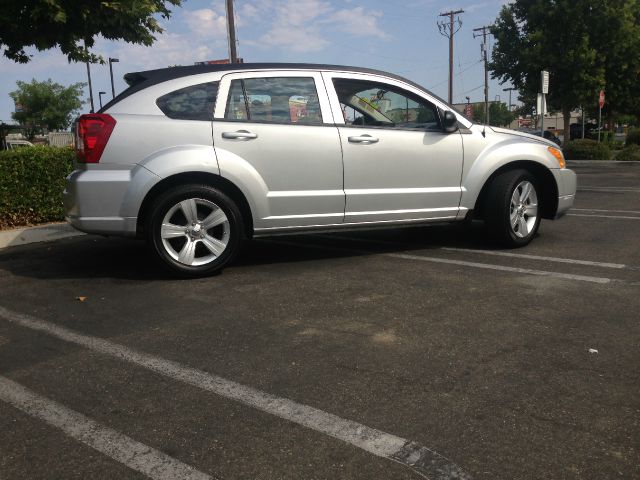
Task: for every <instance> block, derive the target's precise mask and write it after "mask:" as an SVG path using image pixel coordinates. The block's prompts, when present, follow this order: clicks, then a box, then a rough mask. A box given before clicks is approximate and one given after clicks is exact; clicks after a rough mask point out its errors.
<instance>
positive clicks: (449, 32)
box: [438, 10, 464, 103]
mask: <svg viewBox="0 0 640 480" xmlns="http://www.w3.org/2000/svg"><path fill="white" fill-rule="evenodd" d="M460 13H464V10H450V11H448V12H445V13H441V14H440V15H438V16H439V17H449V21H448V22H447V21H445V20H442V21H440V22H438V31H439V32H440V35H443V36H445V37H447V38H448V39H449V103H453V36H454V35H455V34H456V33H458V31H459V30H460V28H462V20H460V17H458V18H456V15H459V14H460ZM456 22H457V24H458V26H457V28H456V25H455V24H456Z"/></svg>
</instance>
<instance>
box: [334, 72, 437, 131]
mask: <svg viewBox="0 0 640 480" xmlns="http://www.w3.org/2000/svg"><path fill="white" fill-rule="evenodd" d="M333 85H334V87H335V89H336V93H337V94H338V99H339V100H340V107H341V108H342V113H343V116H344V121H345V123H346V124H347V125H349V126H354V127H357V126H366V127H386V128H398V129H420V130H441V128H440V117H439V115H438V110H437V108H436V107H435V105H432V104H431V103H429V102H428V101H426V100H424V99H422V98H420V97H418V96H417V95H414V94H412V93H410V92H407V91H405V90H402V89H400V88H398V87H394V86H392V85H387V84H383V83H377V82H370V81H366V80H352V79H344V78H339V79H338V78H337V79H334V80H333Z"/></svg>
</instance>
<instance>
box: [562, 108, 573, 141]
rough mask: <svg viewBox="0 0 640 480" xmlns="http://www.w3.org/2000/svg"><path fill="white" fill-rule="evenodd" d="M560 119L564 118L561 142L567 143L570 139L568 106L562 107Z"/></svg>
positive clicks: (569, 112)
mask: <svg viewBox="0 0 640 480" xmlns="http://www.w3.org/2000/svg"><path fill="white" fill-rule="evenodd" d="M562 119H563V120H564V139H563V141H562V143H563V144H564V145H566V144H567V142H568V141H569V140H571V127H570V126H569V125H571V109H570V108H569V107H562Z"/></svg>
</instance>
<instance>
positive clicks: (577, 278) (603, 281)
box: [260, 237, 622, 284]
mask: <svg viewBox="0 0 640 480" xmlns="http://www.w3.org/2000/svg"><path fill="white" fill-rule="evenodd" d="M326 238H338V237H326ZM343 238H344V237H343ZM350 240H353V241H356V242H364V243H373V244H376V243H377V244H385V243H386V244H391V243H392V242H377V241H373V240H361V239H350ZM260 241H262V242H264V243H273V244H280V245H290V246H295V247H300V248H315V249H325V250H335V251H342V252H350V253H356V254H359V255H362V254H368V255H379V256H383V257H391V258H402V259H404V260H417V261H420V262H431V263H442V264H447V265H458V266H462V267H472V268H480V269H484V270H497V271H500V272H510V273H521V274H525V275H536V276H541V277H552V278H561V279H563V280H575V281H578V282H590V283H599V284H607V283H611V282H622V280H615V279H611V278H607V277H593V276H590V275H575V274H573V273H562V272H551V271H546V270H534V269H531V268H519V267H508V266H506V265H494V264H492V263H479V262H468V261H465V260H455V259H452V258H441V257H426V256H422V255H412V254H407V253H377V252H371V251H368V250H360V249H354V248H345V247H333V246H330V245H318V244H309V243H297V242H287V241H280V240H262V239H261V240H260Z"/></svg>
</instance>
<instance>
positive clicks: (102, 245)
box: [0, 225, 496, 281]
mask: <svg viewBox="0 0 640 480" xmlns="http://www.w3.org/2000/svg"><path fill="white" fill-rule="evenodd" d="M442 247H459V248H477V249H480V248H481V249H494V248H496V246H495V245H494V244H493V243H492V242H491V241H490V240H489V239H487V238H486V235H485V234H484V230H483V229H482V227H481V225H471V226H458V225H453V226H429V227H412V228H395V229H385V230H375V231H371V230H369V231H361V232H340V233H327V234H314V235H286V236H285V235H283V236H276V237H268V238H258V239H255V240H250V241H246V242H245V243H244V245H243V248H242V249H241V251H240V253H239V255H238V257H237V258H236V260H235V262H234V263H233V264H232V265H231V266H229V267H227V269H234V268H247V267H251V266H258V265H260V266H264V265H269V264H276V263H297V262H309V261H322V260H325V259H331V258H347V257H356V256H367V255H376V254H381V253H396V252H398V253H399V252H407V251H416V250H435V249H440V248H442ZM2 270H4V271H5V272H10V273H11V274H13V275H15V276H23V277H31V278H37V279H82V278H113V279H119V280H130V281H156V280H168V279H173V278H174V277H172V275H171V274H170V273H167V272H166V271H165V270H164V269H163V268H162V267H160V266H159V265H158V264H157V263H156V262H155V261H154V259H153V258H152V256H151V254H150V252H149V251H148V249H147V248H146V245H145V243H144V242H142V241H140V240H132V239H122V238H104V237H100V236H93V235H86V236H82V237H75V238H71V239H64V240H59V241H55V242H49V243H40V244H30V245H23V246H18V247H11V248H8V249H6V250H4V251H2V252H0V275H2V272H1V271H2ZM5 275H6V274H5ZM223 275H224V272H223Z"/></svg>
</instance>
